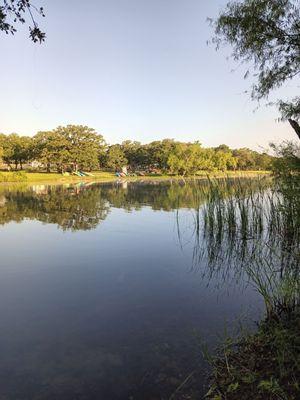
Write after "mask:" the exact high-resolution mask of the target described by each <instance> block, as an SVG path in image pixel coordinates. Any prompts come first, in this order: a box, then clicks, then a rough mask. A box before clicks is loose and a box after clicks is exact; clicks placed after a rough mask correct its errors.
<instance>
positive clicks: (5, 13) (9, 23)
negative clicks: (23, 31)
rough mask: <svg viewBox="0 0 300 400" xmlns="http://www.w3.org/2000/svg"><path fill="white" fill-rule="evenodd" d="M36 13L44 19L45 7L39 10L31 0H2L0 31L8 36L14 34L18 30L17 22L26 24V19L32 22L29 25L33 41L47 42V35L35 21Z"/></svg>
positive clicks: (0, 6)
mask: <svg viewBox="0 0 300 400" xmlns="http://www.w3.org/2000/svg"><path fill="white" fill-rule="evenodd" d="M34 13H37V14H39V15H40V16H42V17H44V16H45V15H44V9H43V7H40V8H37V7H36V6H35V5H34V4H33V3H32V2H31V1H30V0H2V5H0V31H3V32H5V33H6V34H8V33H11V34H14V33H15V32H16V31H17V29H16V27H15V24H16V22H19V23H21V24H25V23H26V17H27V16H28V17H29V19H30V20H31V24H30V25H29V36H30V38H31V40H32V41H33V42H34V43H36V42H38V41H39V42H40V43H41V42H43V41H44V40H45V37H46V35H45V33H44V32H42V31H41V30H40V28H39V26H38V24H37V22H36V20H35V17H34Z"/></svg>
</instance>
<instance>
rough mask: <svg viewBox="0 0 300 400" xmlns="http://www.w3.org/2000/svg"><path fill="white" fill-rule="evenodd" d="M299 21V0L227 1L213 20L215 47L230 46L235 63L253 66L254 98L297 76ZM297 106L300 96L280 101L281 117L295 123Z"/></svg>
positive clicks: (298, 112) (299, 109)
mask: <svg viewBox="0 0 300 400" xmlns="http://www.w3.org/2000/svg"><path fill="white" fill-rule="evenodd" d="M299 20H300V9H299V1H298V0H243V1H231V2H229V3H228V4H227V6H226V7H225V9H224V10H223V11H222V12H221V14H220V15H219V17H218V18H217V19H216V20H215V21H212V24H213V27H214V31H215V37H214V39H213V42H214V43H215V44H216V45H217V48H219V46H220V45H221V44H229V45H230V46H231V47H232V49H233V53H232V56H233V58H234V59H235V60H236V61H240V62H243V63H246V64H252V67H253V68H252V71H251V73H252V75H253V78H254V81H255V83H254V84H253V86H252V98H253V99H257V100H261V99H263V98H266V97H267V96H268V95H269V94H270V92H271V91H273V90H274V89H277V88H279V87H280V86H282V85H283V84H284V83H285V82H286V81H289V80H291V79H293V78H294V77H296V76H297V75H298V74H299V72H300V54H299V42H300V23H299ZM249 74H250V71H249V70H248V71H247V72H246V74H245V77H248V75H249ZM299 104H300V98H299V97H296V98H294V99H292V100H290V101H283V100H279V101H278V106H279V109H280V111H281V115H282V118H283V119H292V118H294V119H295V120H298V119H299V118H300V106H299ZM298 127H299V125H298ZM294 129H295V127H294ZM295 130H296V129H295ZM296 132H297V130H296ZM297 134H298V135H299V132H298V133H297Z"/></svg>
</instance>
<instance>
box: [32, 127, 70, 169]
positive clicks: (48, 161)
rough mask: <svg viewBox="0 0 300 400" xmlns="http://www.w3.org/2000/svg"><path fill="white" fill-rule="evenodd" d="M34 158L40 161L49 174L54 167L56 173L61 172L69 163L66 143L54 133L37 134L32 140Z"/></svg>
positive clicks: (63, 138)
mask: <svg viewBox="0 0 300 400" xmlns="http://www.w3.org/2000/svg"><path fill="white" fill-rule="evenodd" d="M33 142H34V158H35V159H36V160H38V161H40V162H41V163H42V164H44V166H45V167H46V169H47V172H50V170H51V166H52V165H55V166H56V169H57V171H58V172H63V171H64V169H65V166H66V165H67V164H68V163H69V161H70V157H69V149H68V141H67V140H66V138H65V137H63V136H62V135H61V134H59V133H58V132H56V131H44V132H38V133H37V134H36V135H35V136H34V138H33Z"/></svg>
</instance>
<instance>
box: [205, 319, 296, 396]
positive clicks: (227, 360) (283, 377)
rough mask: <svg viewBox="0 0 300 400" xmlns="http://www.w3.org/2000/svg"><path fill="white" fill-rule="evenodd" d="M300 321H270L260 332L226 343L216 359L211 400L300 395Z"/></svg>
mask: <svg viewBox="0 0 300 400" xmlns="http://www.w3.org/2000/svg"><path fill="white" fill-rule="evenodd" d="M299 329H300V318H299V315H298V314H294V315H293V316H292V317H291V319H288V320H284V319H283V320H279V321H276V320H273V321H271V322H270V321H267V322H264V323H262V324H261V325H260V327H259V329H258V332H257V333H255V334H252V335H249V336H248V337H242V338H240V339H239V340H227V342H225V343H224V344H223V345H222V346H220V348H219V351H218V353H217V355H216V356H215V357H212V358H210V360H209V361H210V363H211V365H212V368H213V372H212V382H211V389H210V390H209V392H208V394H207V396H206V398H207V399H209V400H215V399H217V398H219V399H228V400H240V399H249V400H250V399H254V398H255V399H257V400H265V399H270V400H272V399H274V400H275V399H281V400H296V399H298V398H299V396H300V387H299V379H300V352H299V349H300V336H299Z"/></svg>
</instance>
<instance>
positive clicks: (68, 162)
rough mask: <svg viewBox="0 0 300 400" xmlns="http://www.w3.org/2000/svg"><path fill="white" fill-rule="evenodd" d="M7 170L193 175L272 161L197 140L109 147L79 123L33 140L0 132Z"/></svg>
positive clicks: (268, 165) (128, 142) (0, 149)
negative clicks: (122, 171)
mask: <svg viewBox="0 0 300 400" xmlns="http://www.w3.org/2000/svg"><path fill="white" fill-rule="evenodd" d="M1 160H2V162H3V163H5V164H6V168H8V169H11V168H13V167H14V168H15V169H16V170H17V169H19V168H20V169H23V168H24V167H26V168H28V167H29V166H30V165H31V167H32V168H39V169H42V170H46V171H47V172H50V171H53V170H55V171H57V172H66V171H68V172H76V171H78V170H87V171H91V170H98V169H100V168H105V169H109V170H113V171H118V172H120V171H121V170H122V168H123V167H125V166H126V167H128V168H129V171H131V172H135V171H141V172H152V173H159V172H167V173H173V174H179V175H193V174H195V173H197V171H227V170H235V169H240V170H267V169H270V168H271V165H272V162H273V157H271V156H270V155H268V154H266V153H258V152H256V151H253V150H250V149H247V148H242V149H230V148H229V147H228V146H227V145H225V144H221V145H220V146H218V147H215V148H204V147H202V146H201V144H200V143H199V142H194V143H189V142H179V141H175V140H173V139H163V140H156V141H153V142H150V143H146V144H142V143H140V142H137V141H131V140H125V141H124V142H122V143H121V144H119V143H116V144H113V145H110V146H108V145H107V144H106V143H105V140H104V138H103V136H102V135H100V134H99V133H97V132H96V131H95V130H94V129H92V128H90V127H88V126H83V125H67V126H59V127H57V128H56V129H53V130H51V131H40V132H38V133H37V134H36V135H35V136H33V137H29V136H20V135H18V134H16V133H12V134H10V135H4V134H0V161H1Z"/></svg>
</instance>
